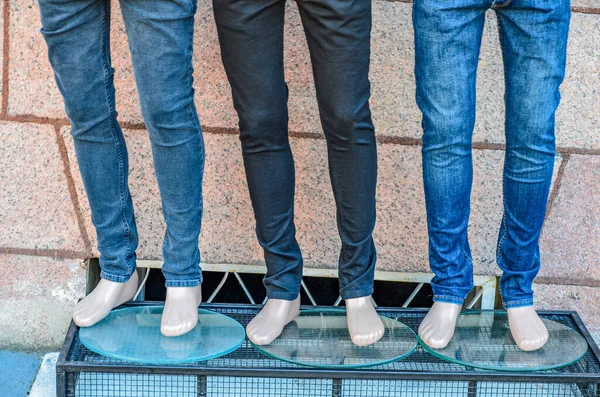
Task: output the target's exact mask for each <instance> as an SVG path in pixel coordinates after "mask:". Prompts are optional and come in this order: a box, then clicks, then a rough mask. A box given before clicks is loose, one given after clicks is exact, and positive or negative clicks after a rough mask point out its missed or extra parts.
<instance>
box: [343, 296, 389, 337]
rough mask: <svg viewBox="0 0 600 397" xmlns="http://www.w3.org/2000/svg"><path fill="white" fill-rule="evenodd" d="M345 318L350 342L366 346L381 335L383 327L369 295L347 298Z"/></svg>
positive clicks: (383, 330)
mask: <svg viewBox="0 0 600 397" xmlns="http://www.w3.org/2000/svg"><path fill="white" fill-rule="evenodd" d="M345 302H346V320H347V323H348V332H349V333H350V339H352V343H354V344H355V345H357V346H368V345H371V344H373V343H375V342H377V341H378V340H379V339H381V338H382V337H383V334H384V333H385V327H384V325H383V322H382V321H381V318H380V317H379V315H378V314H377V311H376V310H375V307H374V306H373V301H372V299H371V296H370V295H369V296H364V297H360V298H352V299H347V300H346V301H345Z"/></svg>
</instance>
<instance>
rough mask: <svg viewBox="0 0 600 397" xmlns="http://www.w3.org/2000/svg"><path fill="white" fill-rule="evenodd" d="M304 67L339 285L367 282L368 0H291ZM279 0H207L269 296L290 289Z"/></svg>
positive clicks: (371, 157) (294, 252)
mask: <svg viewBox="0 0 600 397" xmlns="http://www.w3.org/2000/svg"><path fill="white" fill-rule="evenodd" d="M296 3H297V4H298V8H299V10H300V15H301V18H302V24H303V26H304V31H305V34H306V39H307V41H308V47H309V51H310V57H311V61H312V66H313V75H314V79H315V88H316V92H317V101H318V105H319V111H320V115H321V125H322V127H323V131H324V133H325V138H326V142H327V153H328V159H329V175H330V178H331V183H332V186H333V194H334V197H335V202H336V205H337V224H338V230H339V234H340V237H341V242H342V246H341V253H340V256H339V282H340V294H341V296H342V297H343V298H344V299H350V298H356V297H361V296H368V295H370V294H371V293H372V291H373V277H374V270H375V246H374V244H373V238H372V232H373V227H374V224H375V185H376V179H377V152H376V151H377V149H376V142H375V134H374V128H373V123H372V121H371V112H370V110H369V96H370V84H369V79H368V74H369V55H370V42H369V41H370V35H371V0H351V1H349V0H318V1H317V0H298V1H296ZM285 4H286V1H285V0H261V1H256V0H213V6H214V13H215V19H216V22H217V30H218V34H219V41H220V44H221V55H222V59H223V63H224V65H225V70H226V72H227V76H228V78H229V82H230V84H231V88H232V93H233V101H234V106H235V109H236V110H237V113H238V116H239V127H240V140H241V143H242V153H243V158H244V166H245V169H246V177H247V180H248V187H249V190H250V198H251V201H252V206H253V208H254V215H255V219H256V234H257V236H258V241H259V243H260V245H261V246H262V247H263V249H264V256H265V262H266V264H267V275H266V277H265V279H264V285H265V287H266V289H267V296H268V297H269V298H272V299H285V300H292V299H295V298H296V297H297V296H298V293H299V292H300V283H301V278H302V256H301V253H300V248H299V246H298V242H297V241H296V237H295V231H296V229H295V226H294V187H295V181H294V160H293V158H292V152H291V150H290V144H289V141H288V108H287V100H288V88H287V85H286V82H285V77H284V63H283V27H284V11H285Z"/></svg>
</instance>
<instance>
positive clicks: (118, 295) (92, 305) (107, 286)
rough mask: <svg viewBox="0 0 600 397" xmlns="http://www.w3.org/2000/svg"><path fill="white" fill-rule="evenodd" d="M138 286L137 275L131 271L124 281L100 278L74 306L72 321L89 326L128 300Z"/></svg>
mask: <svg viewBox="0 0 600 397" xmlns="http://www.w3.org/2000/svg"><path fill="white" fill-rule="evenodd" d="M137 288H138V275H137V272H135V271H134V272H133V274H132V275H131V277H130V278H129V280H128V281H127V282H125V283H116V282H114V281H108V280H104V279H102V280H100V282H99V283H98V285H97V286H96V288H94V290H93V291H92V292H91V293H90V294H89V295H88V296H86V297H85V298H83V299H82V300H81V301H80V302H79V303H77V305H76V306H75V310H74V311H73V321H74V322H75V324H77V325H78V326H80V327H91V326H92V325H94V324H96V323H97V322H98V321H100V320H102V319H103V318H104V317H106V316H107V315H108V313H110V311H111V310H112V309H114V308H115V307H117V306H119V305H122V304H123V303H125V302H127V301H130V300H131V299H133V297H134V296H135V293H136V292H137Z"/></svg>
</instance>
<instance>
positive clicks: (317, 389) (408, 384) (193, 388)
mask: <svg viewBox="0 0 600 397" xmlns="http://www.w3.org/2000/svg"><path fill="white" fill-rule="evenodd" d="M205 308H207V307H205ZM210 308H211V309H213V310H216V311H218V312H221V313H223V314H225V315H228V316H231V317H232V318H234V319H236V320H237V321H239V322H240V323H241V324H242V325H244V326H245V325H246V324H247V323H248V322H249V321H250V320H251V319H252V318H253V317H254V316H255V315H256V314H257V312H258V308H254V307H244V306H238V307H231V306H219V305H214V306H212V307H210ZM380 313H381V314H382V315H384V316H387V317H390V318H393V319H395V320H397V321H400V322H402V323H404V324H406V325H407V326H409V327H410V328H412V329H413V330H414V331H416V330H417V328H418V325H419V324H420V322H421V320H422V319H423V317H424V315H425V312H416V311H402V310H397V311H395V310H391V311H381V312H380ZM542 317H543V318H548V319H550V320H553V321H556V322H559V323H561V324H565V325H567V326H570V327H572V328H575V329H577V326H576V324H574V322H573V321H572V319H571V317H570V316H569V315H567V314H562V315H561V314H552V315H543V314H542ZM66 362H67V363H72V362H78V363H81V364H84V363H95V364H108V365H110V364H121V365H123V364H125V365H127V366H129V367H132V368H134V367H136V366H139V365H140V364H136V363H129V362H124V361H120V360H116V359H111V358H108V357H104V356H100V355H98V354H95V353H93V352H91V351H89V350H88V349H86V348H85V347H84V346H83V345H82V344H81V343H80V342H79V339H78V336H77V334H76V335H75V339H74V341H73V344H72V346H71V348H70V349H69V352H68V354H67V356H66ZM182 367H190V368H191V369H193V368H194V367H201V368H210V369H222V370H223V371H226V370H228V369H260V370H265V373H266V374H268V370H270V369H271V370H278V369H289V368H292V369H293V368H302V369H304V370H306V367H301V366H299V365H296V364H292V363H288V362H284V361H280V360H276V359H273V358H270V357H268V356H266V355H264V354H262V353H260V352H258V351H257V350H256V349H255V348H254V347H252V346H251V344H250V343H249V342H248V341H247V340H246V341H245V342H244V344H243V345H242V346H241V347H240V348H239V349H238V350H236V351H234V352H232V353H230V354H228V355H226V356H223V357H220V358H217V359H213V360H209V361H204V362H199V363H192V364H185V365H182ZM59 370H60V368H59ZM360 371H361V372H362V373H364V374H366V376H368V373H369V371H379V372H381V371H394V372H397V371H417V372H423V373H427V374H431V375H432V378H434V376H435V374H436V373H441V372H445V373H465V374H469V375H473V374H479V375H481V376H482V380H481V381H477V382H469V381H452V382H451V381H439V380H431V381H421V380H419V381H409V380H375V379H318V378H308V379H303V378H293V377H292V378H274V377H268V375H267V376H266V377H264V378H260V377H239V376H207V377H204V376H198V375H164V374H160V366H156V370H155V371H154V370H153V371H152V372H153V374H149V373H126V372H120V373H119V372H115V373H100V372H81V373H73V372H70V373H67V377H66V380H67V394H66V396H69V397H76V396H77V397H97V396H110V397H121V396H122V397H138V396H140V397H141V396H144V397H155V396H156V397H170V396H174V397H175V396H176V397H188V396H225V397H228V396H240V397H242V396H248V397H253V396H256V397H263V396H264V397H267V396H269V397H270V396H286V397H296V396H298V397H300V396H311V397H312V396H314V397H320V396H331V397H371V396H373V397H383V396H389V397H396V396H398V397H400V396H402V397H404V396H423V397H430V396H431V397H433V396H440V397H454V396H465V397H474V396H486V397H487V396H490V397H491V396H510V397H517V396H528V397H538V396H539V397H541V396H560V397H562V396H582V397H588V396H589V397H592V396H594V397H597V396H600V391H599V390H598V388H597V386H596V384H591V383H589V384H588V383H583V384H576V383H545V382H540V383H535V381H536V380H535V378H533V379H532V380H531V382H534V383H531V382H525V383H520V382H505V383H502V382H484V381H483V379H485V375H486V373H489V371H486V370H480V369H475V368H468V367H465V366H462V365H459V364H453V363H450V362H446V361H442V360H440V359H438V358H436V357H434V356H432V355H430V354H429V353H427V352H426V351H424V350H423V349H422V348H421V347H420V346H419V347H418V348H417V350H415V352H413V353H412V354H411V355H410V356H408V357H406V358H405V359H403V360H400V361H397V362H392V363H388V364H384V365H379V366H375V367H369V368H363V369H360ZM317 372H318V370H316V369H315V373H317ZM538 373H539V372H538ZM543 373H546V374H547V373H551V374H556V375H563V376H565V375H568V374H582V373H585V374H596V373H600V363H599V362H598V360H597V359H596V357H595V356H594V354H593V353H592V352H591V351H588V352H587V353H586V355H585V356H584V357H583V358H582V359H581V360H579V361H578V362H576V363H574V364H572V365H570V366H567V367H564V368H560V369H554V370H550V371H543ZM510 377H511V374H509V373H507V374H506V380H507V381H508V380H510ZM60 397H62V396H60Z"/></svg>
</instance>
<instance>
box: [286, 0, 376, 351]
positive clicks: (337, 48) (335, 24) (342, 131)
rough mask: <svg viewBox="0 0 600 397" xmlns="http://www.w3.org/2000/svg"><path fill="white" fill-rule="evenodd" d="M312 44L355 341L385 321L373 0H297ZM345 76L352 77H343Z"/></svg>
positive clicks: (366, 338) (365, 340)
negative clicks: (378, 248)
mask: <svg viewBox="0 0 600 397" xmlns="http://www.w3.org/2000/svg"><path fill="white" fill-rule="evenodd" d="M297 4H298V8H299V10H300V16H301V17H302V24H303V26H304V32H305V34H306V39H307V42H308V47H309V50H310V57H311V62H312V65H313V74H314V78H315V88H316V92H317V101H318V103H319V111H320V115H321V125H322V127H323V132H324V133H325V137H326V140H327V153H328V159H329V175H330V179H331V183H332V188H333V194H334V198H335V202H336V209H337V224H338V230H339V234H340V238H341V242H342V249H341V252H340V257H339V281H340V295H341V296H342V298H344V300H345V302H346V312H347V320H348V331H349V332H350V337H351V339H352V341H353V342H354V343H355V344H357V345H360V346H364V345H369V344H371V343H374V342H376V341H378V340H379V339H380V338H381V337H382V336H383V333H384V326H383V323H382V321H381V319H380V318H379V316H378V315H377V312H376V311H375V308H374V307H373V304H372V301H371V294H372V293H373V282H374V281H373V279H374V271H375V261H376V254H375V245H374V243H373V237H372V233H373V228H374V225H375V187H376V184H377V147H376V141H375V131H374V130H375V129H374V127H373V123H372V121H371V111H370V109H369V97H370V84H369V61H370V34H371V1H369V0H360V1H354V2H350V3H349V2H347V1H343V0H324V1H318V2H317V1H306V0H299V1H297ZM349 81H351V82H352V84H348V82H349Z"/></svg>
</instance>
